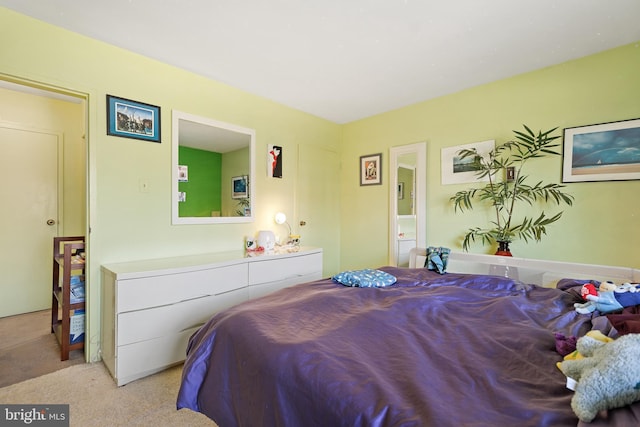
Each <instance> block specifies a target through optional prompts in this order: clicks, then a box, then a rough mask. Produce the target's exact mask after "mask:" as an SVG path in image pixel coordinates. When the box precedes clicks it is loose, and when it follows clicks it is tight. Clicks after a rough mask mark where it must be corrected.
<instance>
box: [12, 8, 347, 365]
mask: <svg viewBox="0 0 640 427" xmlns="http://www.w3.org/2000/svg"><path fill="white" fill-rule="evenodd" d="M0 44H1V47H0V73H1V74H4V75H5V77H6V76H15V77H19V78H21V79H27V80H32V81H34V82H39V83H44V84H47V85H52V86H58V87H61V88H65V89H68V90H71V91H77V92H81V93H85V94H87V95H88V117H87V129H88V130H87V136H88V147H89V152H88V160H89V162H88V175H89V194H90V198H89V200H88V206H89V222H90V224H89V226H90V227H91V234H90V237H89V248H88V254H89V257H90V258H89V266H88V269H89V275H88V276H89V277H88V296H87V300H88V301H87V302H88V305H89V317H88V319H87V327H88V332H87V334H88V337H87V345H88V354H89V358H90V360H97V358H98V357H99V354H98V349H99V347H98V343H99V340H100V295H101V287H100V265H101V264H105V263H111V262H119V261H129V260H135V259H143V258H154V257H164V256H174V255H185V254H192V253H199V252H213V251H225V250H237V249H240V248H242V247H243V239H244V236H246V235H251V234H254V233H256V232H257V231H258V230H260V229H273V228H275V224H274V223H273V216H274V215H275V213H276V212H277V211H280V210H282V211H286V212H294V211H295V209H294V189H295V186H294V183H295V179H296V175H297V171H298V164H297V159H296V158H295V157H294V156H291V157H288V158H284V162H285V163H284V165H283V166H284V170H285V176H284V177H283V178H282V179H269V178H267V171H266V152H267V145H268V144H277V145H281V146H283V147H285V148H286V149H287V150H288V151H290V152H294V151H295V150H296V149H297V147H299V146H303V145H310V146H321V147H327V148H330V149H333V150H336V151H339V150H340V141H341V139H340V138H341V127H340V126H339V125H336V124H334V123H331V122H328V121H326V120H322V119H319V118H317V117H314V116H311V115H309V114H305V113H301V112H299V111H296V110H293V109H291V108H287V107H284V106H282V105H279V104H276V103H274V102H272V101H269V100H266V99H264V98H260V97H258V96H255V95H252V94H249V93H246V92H243V91H240V90H238V89H235V88H232V87H229V86H226V85H224V84H221V83H217V82H214V81H212V80H209V79H205V78H203V77H199V76H197V75H194V74H192V73H189V72H186V71H184V70H181V69H178V68H176V67H172V66H169V65H166V64H162V63H160V62H157V61H154V60H151V59H148V58H145V57H142V56H140V55H136V54H133V53H130V52H127V51H124V50H122V49H119V48H116V47H113V46H110V45H107V44H105V43H101V42H98V41H95V40H92V39H89V38H87V37H83V36H80V35H77V34H74V33H71V32H69V31H66V30H62V29H60V28H57V27H54V26H52V25H49V24H45V23H42V22H40V21H37V20H34V19H31V18H28V17H26V16H24V15H20V14H17V13H14V12H12V11H10V10H8V9H6V8H0ZM0 77H1V76H0ZM107 94H112V95H116V96H122V97H125V98H129V99H133V100H136V101H141V102H146V103H149V104H152V105H157V106H160V107H161V118H162V122H161V133H162V142H161V143H160V144H155V143H149V142H144V141H137V140H133V139H127V138H119V137H113V136H107V135H106V130H107V127H106V95H107ZM173 109H176V110H179V111H184V112H188V113H191V114H195V115H199V116H204V117H210V118H212V119H215V120H220V121H224V122H228V123H235V124H237V125H239V126H243V127H248V128H252V129H255V130H256V149H257V155H256V178H255V180H254V185H255V193H256V194H255V195H254V197H255V205H254V214H255V215H256V220H255V222H253V223H249V224H219V225H218V224H216V225H181V226H172V225H171V110H173ZM301 167H304V165H302V166H301ZM276 181H277V182H276ZM141 182H146V183H147V184H148V185H147V187H148V191H147V192H141V191H140V187H141V185H140V183H141ZM318 185H322V183H319V184H318ZM336 197H337V196H336ZM292 220H293V221H295V220H296V219H295V218H294V219H292ZM339 228H340V227H339V223H335V224H333V226H332V227H331V228H330V229H328V230H327V231H326V233H329V234H333V236H334V238H333V239H331V242H332V245H331V247H324V250H325V251H331V253H339V251H340V247H339V240H340V238H339V233H340V230H339ZM305 244H307V245H310V246H312V245H313V244H314V242H313V241H308V240H307V241H305ZM0 255H1V253H0ZM325 268H328V271H335V270H337V269H338V268H339V267H338V266H337V265H330V266H327V265H326V264H325Z"/></svg>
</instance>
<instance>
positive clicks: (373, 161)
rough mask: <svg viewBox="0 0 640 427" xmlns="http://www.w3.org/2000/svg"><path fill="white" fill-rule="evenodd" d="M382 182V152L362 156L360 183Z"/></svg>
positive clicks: (376, 183)
mask: <svg viewBox="0 0 640 427" xmlns="http://www.w3.org/2000/svg"><path fill="white" fill-rule="evenodd" d="M380 184H382V153H378V154H369V155H367V156H360V185H380Z"/></svg>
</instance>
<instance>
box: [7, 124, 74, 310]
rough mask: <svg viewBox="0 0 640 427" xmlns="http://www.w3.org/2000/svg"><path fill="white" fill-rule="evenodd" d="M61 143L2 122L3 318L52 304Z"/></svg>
mask: <svg viewBox="0 0 640 427" xmlns="http://www.w3.org/2000/svg"><path fill="white" fill-rule="evenodd" d="M61 144H62V142H61V136H60V135H57V134H55V133H43V132H39V131H34V130H30V129H27V128H21V127H19V126H13V127H12V126H11V125H8V124H2V123H0V153H1V155H0V170H1V171H2V179H0V200H2V208H0V236H2V239H1V240H2V245H1V246H0V255H1V256H0V272H1V275H0V295H2V297H1V298H0V317H5V316H11V315H14V314H21V313H26V312H31V311H37V310H43V309H47V308H50V307H51V280H52V276H51V271H52V263H53V260H52V257H53V253H52V252H53V237H55V236H57V231H58V230H57V228H58V227H57V224H58V220H59V218H58V153H59V145H61ZM48 221H49V222H50V223H51V221H53V224H47V222H48Z"/></svg>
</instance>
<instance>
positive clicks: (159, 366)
mask: <svg viewBox="0 0 640 427" xmlns="http://www.w3.org/2000/svg"><path fill="white" fill-rule="evenodd" d="M197 330H198V328H191V329H187V330H184V331H182V332H179V333H176V334H171V335H166V336H163V337H159V338H154V339H151V340H147V341H141V342H137V343H133V344H129V345H124V346H120V347H118V352H117V354H116V365H117V367H118V368H117V372H116V378H117V383H118V385H119V386H120V385H123V384H126V383H128V382H131V381H134V380H137V379H138V378H142V377H145V376H147V375H151V374H153V373H155V372H159V371H161V370H163V369H166V368H168V367H169V366H171V365H175V364H177V363H180V362H182V361H183V360H184V359H185V357H186V355H187V344H188V343H189V338H190V337H191V335H193V333H194V332H195V331H197Z"/></svg>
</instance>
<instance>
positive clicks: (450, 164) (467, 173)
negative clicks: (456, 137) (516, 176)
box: [440, 139, 496, 185]
mask: <svg viewBox="0 0 640 427" xmlns="http://www.w3.org/2000/svg"><path fill="white" fill-rule="evenodd" d="M495 146H496V142H495V140H493V139H492V140H489V141H482V142H473V143H471V144H465V145H456V146H454V147H447V148H443V149H442V151H441V152H440V154H441V157H442V159H441V166H440V167H441V168H442V170H441V173H442V178H441V179H442V185H448V184H464V183H473V182H483V181H488V180H489V177H485V178H482V179H480V178H478V176H477V175H476V170H475V169H474V167H473V164H472V160H471V159H470V158H468V157H467V158H466V159H462V158H461V157H460V155H459V153H460V151H461V150H465V149H466V150H474V149H475V150H476V151H477V153H478V154H479V155H481V156H483V157H484V156H486V155H488V154H489V153H490V152H491V150H493V149H494V148H495Z"/></svg>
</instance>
